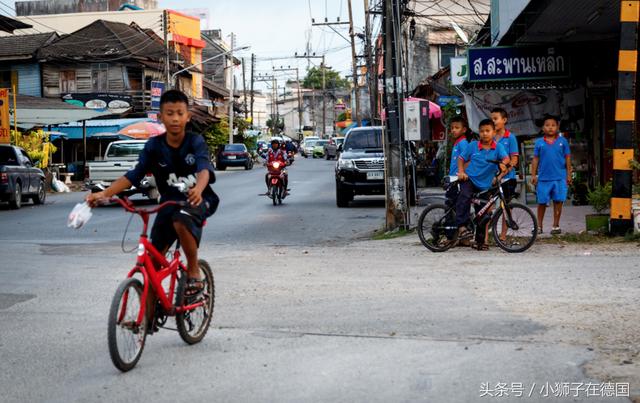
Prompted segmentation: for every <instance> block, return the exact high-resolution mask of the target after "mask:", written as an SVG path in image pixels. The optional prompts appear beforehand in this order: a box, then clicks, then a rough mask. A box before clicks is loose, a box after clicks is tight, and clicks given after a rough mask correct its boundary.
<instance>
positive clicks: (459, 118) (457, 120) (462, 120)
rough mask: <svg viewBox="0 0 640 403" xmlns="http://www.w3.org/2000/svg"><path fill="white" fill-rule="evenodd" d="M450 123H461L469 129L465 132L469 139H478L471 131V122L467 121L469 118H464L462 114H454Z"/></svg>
mask: <svg viewBox="0 0 640 403" xmlns="http://www.w3.org/2000/svg"><path fill="white" fill-rule="evenodd" d="M449 123H461V124H462V126H463V127H464V128H466V129H467V130H466V131H465V133H464V136H465V137H466V139H467V141H469V142H471V141H473V140H477V137H478V136H477V135H476V134H475V133H474V132H472V131H471V128H470V127H469V122H467V119H465V118H463V117H462V116H454V117H452V118H451V120H450V121H449Z"/></svg>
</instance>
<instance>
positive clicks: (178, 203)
mask: <svg viewBox="0 0 640 403" xmlns="http://www.w3.org/2000/svg"><path fill="white" fill-rule="evenodd" d="M109 201H110V202H111V203H118V204H120V205H121V206H122V208H124V209H125V210H127V211H128V212H130V213H134V214H156V213H157V212H159V211H160V210H162V209H163V208H165V207H169V206H186V205H187V202H183V201H174V200H169V201H166V202H164V203H162V204H160V205H159V206H157V207H156V208H152V209H142V208H135V207H134V206H133V203H132V202H131V200H129V199H128V198H126V197H124V198H119V197H112V198H110V199H109Z"/></svg>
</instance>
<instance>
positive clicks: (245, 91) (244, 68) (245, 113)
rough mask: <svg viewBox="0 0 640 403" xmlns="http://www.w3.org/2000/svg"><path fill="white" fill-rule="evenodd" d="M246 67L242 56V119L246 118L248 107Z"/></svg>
mask: <svg viewBox="0 0 640 403" xmlns="http://www.w3.org/2000/svg"><path fill="white" fill-rule="evenodd" d="M246 67H247V65H246V64H245V58H244V57H243V58H242V92H243V93H244V101H243V105H244V120H247V117H248V115H247V113H248V111H249V110H248V108H247V78H246V75H245V74H246V70H247V69H246Z"/></svg>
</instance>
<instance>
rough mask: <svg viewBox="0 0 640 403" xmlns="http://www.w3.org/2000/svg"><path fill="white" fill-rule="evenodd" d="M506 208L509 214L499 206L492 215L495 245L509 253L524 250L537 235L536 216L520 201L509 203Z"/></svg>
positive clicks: (531, 243)
mask: <svg viewBox="0 0 640 403" xmlns="http://www.w3.org/2000/svg"><path fill="white" fill-rule="evenodd" d="M508 209H509V211H510V214H505V211H504V209H502V208H500V209H498V211H497V212H496V214H495V216H494V217H493V221H492V223H491V229H492V232H493V239H494V240H495V242H496V245H498V246H499V247H500V248H501V249H503V250H505V251H507V252H509V253H519V252H524V251H526V250H527V249H529V248H530V247H531V245H533V243H534V242H535V241H536V238H537V236H538V223H537V221H536V217H535V216H534V215H533V212H532V211H531V209H529V207H527V206H525V205H522V204H520V203H509V205H508ZM509 216H510V217H509ZM503 217H504V218H503Z"/></svg>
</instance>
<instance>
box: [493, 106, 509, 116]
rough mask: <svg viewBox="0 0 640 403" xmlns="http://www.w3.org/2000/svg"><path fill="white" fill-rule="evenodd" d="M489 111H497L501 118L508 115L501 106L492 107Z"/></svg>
mask: <svg viewBox="0 0 640 403" xmlns="http://www.w3.org/2000/svg"><path fill="white" fill-rule="evenodd" d="M491 113H499V114H500V116H502V119H507V118H508V117H509V114H507V111H505V110H504V109H502V108H493V109H491Z"/></svg>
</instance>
